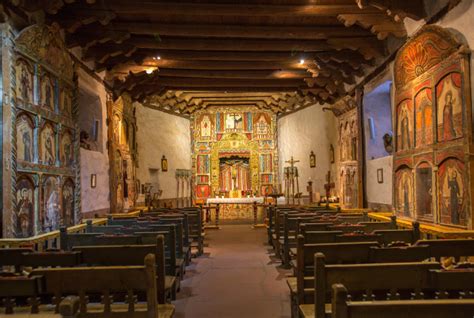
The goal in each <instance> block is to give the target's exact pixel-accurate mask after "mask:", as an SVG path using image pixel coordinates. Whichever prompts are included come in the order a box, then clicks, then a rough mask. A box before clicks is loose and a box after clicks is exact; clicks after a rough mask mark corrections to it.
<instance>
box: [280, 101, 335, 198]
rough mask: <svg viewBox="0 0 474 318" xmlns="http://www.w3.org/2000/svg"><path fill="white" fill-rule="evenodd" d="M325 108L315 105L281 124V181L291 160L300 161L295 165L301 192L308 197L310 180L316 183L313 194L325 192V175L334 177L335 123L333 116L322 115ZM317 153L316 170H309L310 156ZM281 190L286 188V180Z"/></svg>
mask: <svg viewBox="0 0 474 318" xmlns="http://www.w3.org/2000/svg"><path fill="white" fill-rule="evenodd" d="M322 109H323V106H321V105H313V106H310V107H307V108H305V109H303V110H300V111H297V112H295V113H293V114H290V115H287V116H284V117H282V118H280V119H279V120H278V150H279V158H280V178H282V177H283V167H285V166H287V165H288V164H287V163H285V161H287V160H290V158H291V156H293V157H294V159H295V160H300V162H298V163H297V164H296V166H297V167H298V171H299V174H300V178H299V182H300V192H303V194H304V195H307V194H308V193H307V191H306V186H307V182H308V180H309V179H311V180H312V181H313V191H315V192H320V193H323V192H324V184H325V183H326V174H327V172H328V170H329V169H331V170H332V172H331V173H332V174H333V176H334V177H335V176H336V171H335V163H334V164H331V163H330V158H329V156H330V154H329V148H330V144H331V143H332V144H333V145H334V147H335V153H336V157H337V145H336V140H337V139H336V134H337V131H336V129H337V128H336V127H337V125H336V119H335V116H334V115H333V114H332V112H329V111H327V112H323V110H322ZM311 151H314V153H315V155H316V168H310V167H309V155H310V153H311ZM281 180H282V181H281V182H282V187H283V186H284V185H283V183H284V182H283V179H281Z"/></svg>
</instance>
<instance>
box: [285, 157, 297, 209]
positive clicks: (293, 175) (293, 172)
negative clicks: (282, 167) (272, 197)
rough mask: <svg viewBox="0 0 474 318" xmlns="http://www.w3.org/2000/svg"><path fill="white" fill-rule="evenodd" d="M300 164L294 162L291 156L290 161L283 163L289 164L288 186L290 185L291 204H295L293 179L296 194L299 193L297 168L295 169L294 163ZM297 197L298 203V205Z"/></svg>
mask: <svg viewBox="0 0 474 318" xmlns="http://www.w3.org/2000/svg"><path fill="white" fill-rule="evenodd" d="M297 162H300V161H299V160H294V159H293V156H291V159H290V160H287V161H285V163H289V164H290V168H289V169H288V170H289V184H290V185H291V198H292V204H295V178H296V191H297V193H299V192H300V190H299V183H298V168H296V167H295V163H297ZM288 200H289V199H288ZM299 200H300V199H299V197H298V203H299Z"/></svg>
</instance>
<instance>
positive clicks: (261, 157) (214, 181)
mask: <svg viewBox="0 0 474 318" xmlns="http://www.w3.org/2000/svg"><path fill="white" fill-rule="evenodd" d="M191 122H192V137H193V143H192V144H193V173H194V178H193V179H194V180H195V191H194V194H195V199H196V200H197V202H205V200H206V198H208V197H211V196H225V197H243V196H248V195H264V194H265V192H266V191H268V192H271V191H273V189H274V188H275V186H276V183H277V182H278V177H277V171H278V163H277V162H278V156H277V144H276V138H275V136H276V135H275V131H276V118H275V115H274V114H273V113H271V112H270V111H263V110H260V109H257V108H254V107H211V108H208V109H206V110H202V111H198V112H196V113H195V114H194V115H193V118H192V120H191ZM234 212H235V211H233V210H232V209H231V210H228V211H225V213H224V214H225V215H224V216H223V217H224V218H239V217H242V215H241V214H238V213H236V212H235V213H234ZM249 213H251V212H249Z"/></svg>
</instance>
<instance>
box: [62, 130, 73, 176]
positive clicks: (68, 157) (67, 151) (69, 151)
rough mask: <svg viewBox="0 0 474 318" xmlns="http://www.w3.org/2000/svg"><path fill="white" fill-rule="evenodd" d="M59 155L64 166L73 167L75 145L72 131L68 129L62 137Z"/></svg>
mask: <svg viewBox="0 0 474 318" xmlns="http://www.w3.org/2000/svg"><path fill="white" fill-rule="evenodd" d="M59 155H60V158H61V164H62V165H63V166H66V167H71V166H72V165H73V164H74V145H73V143H72V136H71V133H70V132H68V131H66V132H65V133H64V134H63V136H62V138H61V146H60V148H59Z"/></svg>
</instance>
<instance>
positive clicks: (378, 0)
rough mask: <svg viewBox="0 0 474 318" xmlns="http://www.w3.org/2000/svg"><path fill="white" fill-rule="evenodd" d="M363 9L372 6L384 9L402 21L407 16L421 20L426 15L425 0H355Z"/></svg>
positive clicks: (395, 18) (396, 19)
mask: <svg viewBox="0 0 474 318" xmlns="http://www.w3.org/2000/svg"><path fill="white" fill-rule="evenodd" d="M355 1H356V2H357V4H358V5H359V7H360V8H361V9H367V8H370V7H374V8H377V9H379V10H382V11H384V12H385V13H386V14H388V15H389V16H391V17H393V19H394V20H395V21H402V20H403V18H405V17H410V18H412V19H414V20H421V19H423V18H425V17H426V11H425V6H424V1H423V0H409V1H407V0H355Z"/></svg>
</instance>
